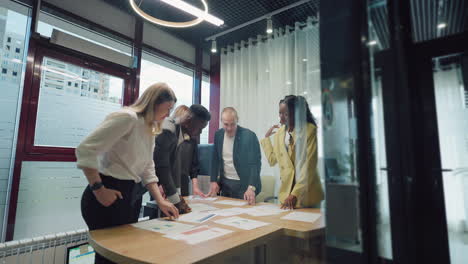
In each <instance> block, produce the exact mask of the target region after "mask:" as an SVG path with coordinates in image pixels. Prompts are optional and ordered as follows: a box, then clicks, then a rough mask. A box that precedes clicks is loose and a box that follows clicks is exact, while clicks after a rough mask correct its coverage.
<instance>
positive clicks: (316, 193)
mask: <svg viewBox="0 0 468 264" xmlns="http://www.w3.org/2000/svg"><path fill="white" fill-rule="evenodd" d="M280 119H281V121H283V122H284V123H285V124H284V125H282V126H281V127H280V128H279V129H278V131H277V133H276V134H275V135H274V138H273V144H272V142H271V140H270V136H271V134H273V132H272V131H273V129H274V128H275V127H277V126H274V127H272V128H271V129H270V130H269V131H268V132H267V134H266V137H265V138H264V139H262V140H261V142H260V144H261V145H262V148H263V150H264V152H265V156H266V157H267V159H268V162H269V164H270V166H274V165H276V163H279V166H280V177H281V187H280V190H279V197H278V198H279V201H280V202H281V204H282V207H283V208H289V209H293V208H301V207H318V206H319V205H320V202H321V201H322V200H323V198H324V194H323V189H322V184H321V183H320V177H319V175H318V171H317V160H318V154H317V125H316V123H315V121H314V118H313V117H312V113H311V112H310V109H309V106H308V104H307V101H306V100H305V98H304V97H302V96H287V97H286V98H285V100H284V101H283V100H282V101H280Z"/></svg>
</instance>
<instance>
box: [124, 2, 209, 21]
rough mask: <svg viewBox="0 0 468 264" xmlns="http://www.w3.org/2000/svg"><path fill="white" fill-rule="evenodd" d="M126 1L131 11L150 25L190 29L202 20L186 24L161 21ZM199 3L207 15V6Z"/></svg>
mask: <svg viewBox="0 0 468 264" xmlns="http://www.w3.org/2000/svg"><path fill="white" fill-rule="evenodd" d="M128 1H129V2H130V6H131V7H132V9H133V11H135V13H137V14H138V15H139V16H141V17H142V18H144V19H146V20H148V21H149V22H151V23H154V24H158V25H161V26H165V27H173V28H186V27H192V26H195V25H198V24H200V23H201V22H202V21H203V20H204V19H203V18H200V17H197V18H196V19H194V20H190V21H186V22H173V21H167V20H162V19H159V18H155V17H153V16H151V15H149V14H148V13H146V12H145V11H143V10H141V8H140V7H139V6H138V5H137V4H136V3H135V0H128ZM200 1H201V2H202V4H203V7H204V10H203V11H204V12H205V13H206V14H208V5H207V4H206V1H205V0H200Z"/></svg>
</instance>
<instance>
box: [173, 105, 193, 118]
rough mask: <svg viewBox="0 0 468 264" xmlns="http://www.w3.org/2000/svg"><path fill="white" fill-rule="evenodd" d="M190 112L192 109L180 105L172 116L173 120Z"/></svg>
mask: <svg viewBox="0 0 468 264" xmlns="http://www.w3.org/2000/svg"><path fill="white" fill-rule="evenodd" d="M189 111H190V108H189V107H188V106H186V105H179V106H178V107H177V108H176V109H175V110H174V113H173V114H172V117H173V118H177V117H179V118H180V117H182V116H183V115H184V114H186V113H187V112H189Z"/></svg>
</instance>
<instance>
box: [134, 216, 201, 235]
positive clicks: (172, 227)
mask: <svg viewBox="0 0 468 264" xmlns="http://www.w3.org/2000/svg"><path fill="white" fill-rule="evenodd" d="M132 226H134V227H137V228H141V229H145V230H149V231H153V232H158V233H162V234H171V233H180V232H183V231H187V230H189V229H191V228H193V227H194V226H193V225H187V224H182V223H177V222H175V221H167V220H159V219H154V220H149V221H143V222H138V223H135V224H132Z"/></svg>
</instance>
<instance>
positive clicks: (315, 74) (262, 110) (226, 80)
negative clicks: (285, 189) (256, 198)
mask: <svg viewBox="0 0 468 264" xmlns="http://www.w3.org/2000/svg"><path fill="white" fill-rule="evenodd" d="M281 31H283V30H275V32H274V33H273V36H271V37H270V38H269V39H268V40H267V41H265V42H257V44H255V45H253V44H252V43H250V44H249V45H248V46H247V47H245V46H244V44H245V43H244V42H242V43H240V45H239V43H236V44H235V45H234V47H233V48H232V47H228V52H227V53H226V54H221V100H220V105H221V109H222V108H224V107H227V106H232V107H234V108H236V110H237V111H238V114H239V125H240V126H243V127H246V128H248V129H250V130H252V131H254V132H255V133H256V134H257V137H258V138H259V140H260V139H262V138H264V136H265V133H266V131H267V130H268V129H269V128H270V127H271V126H272V125H274V124H278V123H279V117H278V103H279V100H280V99H282V98H284V96H286V95H289V94H294V95H302V96H304V97H305V98H306V99H307V102H308V103H309V106H310V108H311V111H312V113H313V115H314V117H315V118H316V120H317V124H318V126H319V129H318V141H319V171H323V170H322V165H321V157H322V153H323V151H322V141H321V138H322V137H321V98H320V97H321V89H320V53H319V51H320V49H319V28H318V26H315V25H312V24H311V23H308V24H307V25H306V26H305V27H304V28H302V29H300V27H299V24H296V27H295V28H294V29H292V28H286V30H284V32H281ZM220 127H221V125H220ZM261 175H262V176H264V175H265V176H275V177H278V175H279V170H278V168H276V167H275V168H270V166H269V164H268V162H267V160H266V159H265V157H264V155H263V153H262V173H261ZM321 175H322V176H323V173H321ZM278 182H279V181H278V180H277V181H276V183H277V186H276V190H275V191H277V188H278Z"/></svg>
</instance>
